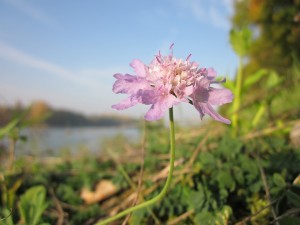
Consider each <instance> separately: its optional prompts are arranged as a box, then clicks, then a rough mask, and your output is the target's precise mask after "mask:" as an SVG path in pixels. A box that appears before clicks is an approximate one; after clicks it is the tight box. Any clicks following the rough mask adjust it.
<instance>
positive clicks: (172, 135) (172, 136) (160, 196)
mask: <svg viewBox="0 0 300 225" xmlns="http://www.w3.org/2000/svg"><path fill="white" fill-rule="evenodd" d="M169 120H170V169H169V174H168V178H167V181H166V183H165V186H164V187H163V189H162V191H161V192H160V193H159V194H158V195H157V196H155V197H154V198H152V199H150V200H148V201H146V202H143V203H141V204H139V205H136V206H133V207H131V208H128V209H125V210H124V211H122V212H120V213H118V214H116V215H114V216H112V217H109V218H107V219H105V220H103V221H101V222H99V223H97V224H95V225H104V224H108V223H110V222H113V221H115V220H117V219H119V218H121V217H123V216H126V215H127V214H129V213H132V212H134V211H137V210H139V209H142V208H145V207H148V206H150V205H152V204H154V203H156V202H158V201H160V200H162V199H163V197H164V196H165V195H166V194H167V192H168V189H169V187H170V185H171V180H172V174H173V170H174V161H175V131H174V119H173V108H170V109H169Z"/></svg>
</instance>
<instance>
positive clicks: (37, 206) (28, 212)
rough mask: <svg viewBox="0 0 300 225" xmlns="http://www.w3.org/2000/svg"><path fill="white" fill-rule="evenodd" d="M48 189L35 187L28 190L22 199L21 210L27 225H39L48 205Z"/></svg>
mask: <svg viewBox="0 0 300 225" xmlns="http://www.w3.org/2000/svg"><path fill="white" fill-rule="evenodd" d="M45 200H46V189H45V187H44V186H35V187H31V188H30V189H28V190H27V191H26V192H25V193H24V194H23V195H22V196H21V197H20V202H19V205H18V206H19V210H20V214H21V218H22V220H23V221H25V224H26V225H37V224H39V221H40V219H41V216H42V214H43V212H44V211H45V209H46V208H47V206H48V204H47V203H46V201H45Z"/></svg>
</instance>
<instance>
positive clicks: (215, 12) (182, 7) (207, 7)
mask: <svg viewBox="0 0 300 225" xmlns="http://www.w3.org/2000/svg"><path fill="white" fill-rule="evenodd" d="M175 2H176V5H177V6H178V7H179V14H182V12H185V14H186V13H187V14H188V15H192V16H193V17H194V18H195V19H196V20H198V21H199V22H202V23H210V24H211V25H212V26H214V27H217V28H221V29H225V30H228V29H229V28H230V21H229V16H230V15H231V14H232V12H233V0H221V1H220V0H214V1H205V0H185V1H181V0H176V1H175Z"/></svg>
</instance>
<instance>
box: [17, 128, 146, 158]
mask: <svg viewBox="0 0 300 225" xmlns="http://www.w3.org/2000/svg"><path fill="white" fill-rule="evenodd" d="M21 134H22V135H25V136H26V138H27V141H25V142H22V141H18V142H17V146H16V154H17V155H19V156H20V155H28V154H32V155H37V156H58V155H61V154H64V153H71V154H76V153H79V151H82V150H84V151H87V152H91V153H99V152H101V148H102V144H103V141H105V140H107V139H109V138H113V137H116V136H119V135H122V136H124V137H125V138H126V139H128V140H129V141H131V142H138V141H139V138H140V130H139V129H138V128H135V127H81V128H28V129H24V130H22V132H21Z"/></svg>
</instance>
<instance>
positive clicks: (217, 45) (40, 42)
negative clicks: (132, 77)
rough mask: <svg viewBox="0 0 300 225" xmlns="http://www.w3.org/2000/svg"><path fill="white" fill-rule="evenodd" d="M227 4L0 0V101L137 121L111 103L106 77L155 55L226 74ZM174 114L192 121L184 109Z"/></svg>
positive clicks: (229, 72) (136, 112)
mask: <svg viewBox="0 0 300 225" xmlns="http://www.w3.org/2000/svg"><path fill="white" fill-rule="evenodd" d="M232 2H233V0H210V1H208V0H198V1H197V0H161V1H150V0H126V1H122V0H102V1H97V0H90V1H73V0H65V1H50V0H44V1H38V0H32V1H23V0H0V104H13V103H14V102H16V101H17V100H20V101H22V102H23V103H24V104H29V103H30V102H32V101H34V100H45V101H46V102H48V103H49V104H50V105H51V106H53V107H55V108H64V109H72V110H75V111H78V112H82V113H85V114H103V113H112V112H113V113H114V114H119V115H133V116H143V114H144V113H145V112H146V110H147V108H148V107H147V106H138V107H135V108H133V109H128V110H126V111H124V112H118V111H115V110H113V109H111V107H110V106H111V105H112V104H114V103H117V102H119V101H120V100H121V99H123V98H125V97H126V96H124V95H116V94H114V93H112V91H111V88H112V84H113V82H114V78H113V74H114V73H118V72H120V73H132V72H133V71H132V69H131V68H130V66H129V63H130V62H131V61H132V60H133V59H136V58H138V59H140V60H142V61H143V62H145V63H146V64H148V63H149V62H150V61H151V59H152V58H153V56H154V55H155V54H157V52H158V50H161V52H162V53H165V54H167V53H168V47H169V46H170V44H172V43H175V45H174V55H175V56H176V57H179V58H186V57H187V56H188V55H189V54H190V53H191V54H192V58H191V60H193V61H197V62H199V63H200V66H203V67H214V68H215V69H216V70H217V72H218V74H219V75H220V76H227V77H233V75H234V71H235V68H236V65H237V62H236V56H235V55H234V53H233V51H232V50H231V47H230V44H229V41H228V33H229V30H230V21H229V18H230V16H231V15H232V13H233V12H232ZM178 110H179V111H180V112H179V113H180V115H182V113H184V114H186V115H185V116H188V117H189V116H191V117H192V116H197V117H198V115H197V113H196V112H194V113H191V111H196V110H193V108H192V107H191V106H187V108H186V107H185V106H183V107H181V108H180V107H179V109H178Z"/></svg>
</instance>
